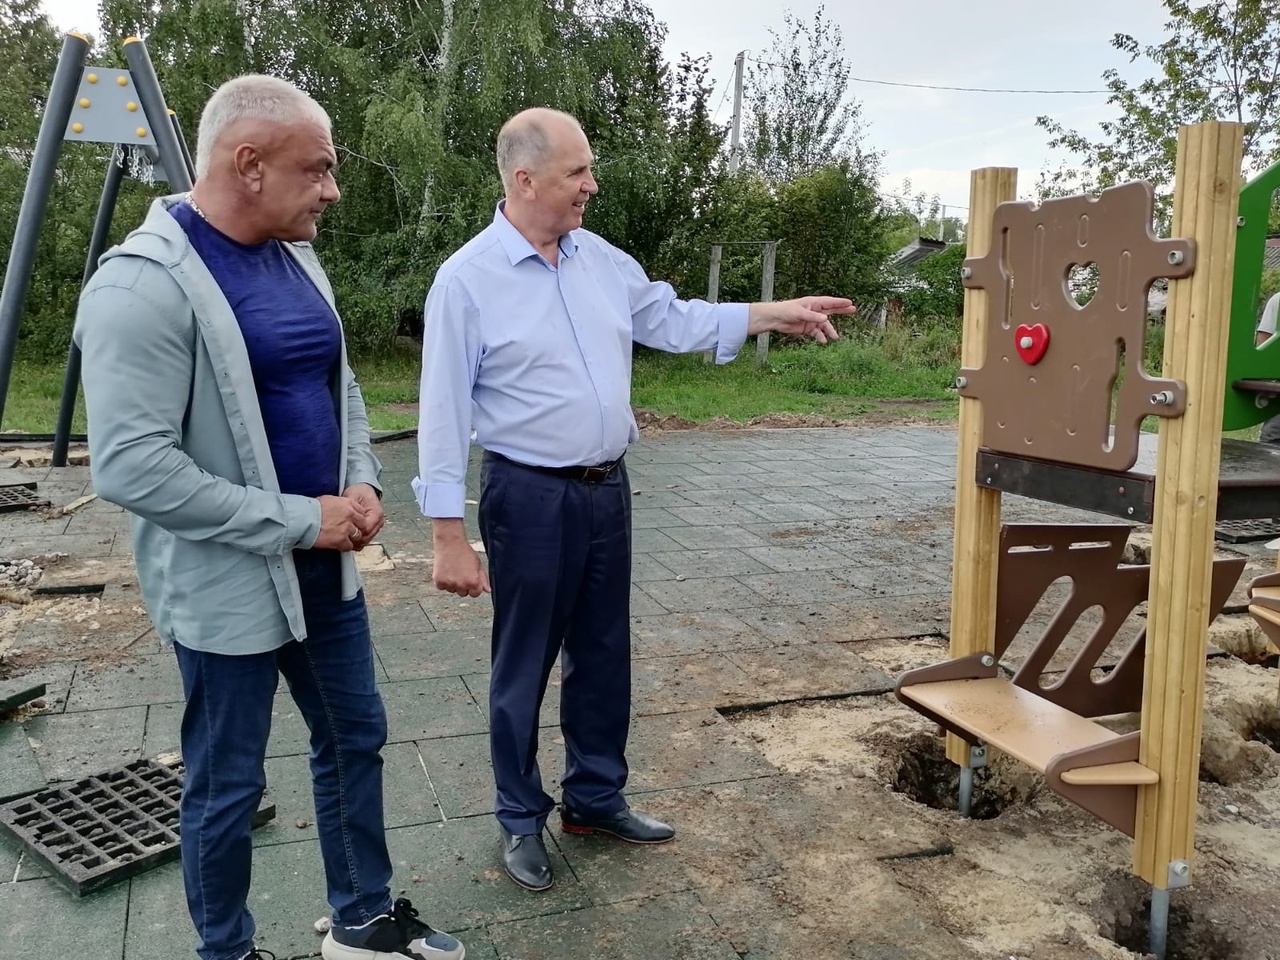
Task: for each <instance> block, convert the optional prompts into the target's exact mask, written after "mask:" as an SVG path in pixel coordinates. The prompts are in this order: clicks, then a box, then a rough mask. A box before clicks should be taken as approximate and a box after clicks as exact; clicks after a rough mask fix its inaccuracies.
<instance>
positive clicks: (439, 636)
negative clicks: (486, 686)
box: [374, 628, 490, 681]
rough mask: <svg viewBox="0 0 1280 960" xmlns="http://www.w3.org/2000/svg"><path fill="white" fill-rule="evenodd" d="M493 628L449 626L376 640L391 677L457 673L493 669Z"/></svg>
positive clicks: (419, 677) (379, 655)
mask: <svg viewBox="0 0 1280 960" xmlns="http://www.w3.org/2000/svg"><path fill="white" fill-rule="evenodd" d="M489 646H490V639H489V630H488V629H479V628H476V629H472V630H446V631H437V632H434V633H421V634H414V635H411V636H394V637H379V638H377V639H376V640H375V641H374V648H375V649H376V650H377V651H378V659H379V661H380V662H381V663H382V667H383V670H384V671H385V672H386V676H387V679H388V680H392V681H395V680H421V679H425V678H428V677H457V676H462V675H464V674H468V673H479V672H481V671H485V670H488V669H489Z"/></svg>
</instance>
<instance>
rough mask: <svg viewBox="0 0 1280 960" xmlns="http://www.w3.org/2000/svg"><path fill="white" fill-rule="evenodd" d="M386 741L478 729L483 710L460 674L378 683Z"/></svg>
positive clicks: (481, 726)
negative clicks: (385, 712) (384, 714)
mask: <svg viewBox="0 0 1280 960" xmlns="http://www.w3.org/2000/svg"><path fill="white" fill-rule="evenodd" d="M382 699H383V701H384V702H385V703H386V705H387V726H388V730H389V733H388V735H387V742H388V743H401V742H403V741H406V740H434V739H436V738H437V737H457V736H462V735H464V734H468V733H481V732H483V731H484V730H485V729H486V727H487V724H486V721H485V717H484V714H482V713H481V712H480V707H479V706H478V705H477V704H476V701H475V700H474V699H473V698H472V696H471V693H470V691H469V690H468V689H467V685H466V684H465V683H464V682H463V680H462V678H461V677H438V678H434V679H428V680H401V681H396V682H391V683H385V684H383V685H382Z"/></svg>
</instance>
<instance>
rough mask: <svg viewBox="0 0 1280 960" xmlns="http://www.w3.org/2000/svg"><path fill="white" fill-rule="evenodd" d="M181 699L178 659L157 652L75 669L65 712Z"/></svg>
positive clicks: (175, 701)
mask: <svg viewBox="0 0 1280 960" xmlns="http://www.w3.org/2000/svg"><path fill="white" fill-rule="evenodd" d="M182 699H183V697H182V676H181V675H180V674H179V673H178V664H177V662H176V661H175V660H174V658H173V655H172V654H168V653H156V654H151V655H150V656H145V657H137V658H135V659H134V660H133V661H132V662H129V663H126V664H122V665H119V666H111V667H106V666H100V667H97V668H91V667H88V666H81V667H80V668H79V669H78V670H77V671H76V677H75V682H74V684H73V685H72V687H71V695H70V697H69V698H68V700H67V709H66V712H67V713H78V712H80V711H83V710H103V709H107V708H110V707H126V706H131V705H134V704H139V703H146V704H160V703H178V702H181V700H182Z"/></svg>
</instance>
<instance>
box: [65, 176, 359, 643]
mask: <svg viewBox="0 0 1280 960" xmlns="http://www.w3.org/2000/svg"><path fill="white" fill-rule="evenodd" d="M181 199H182V197H180V196H173V197H165V198H162V199H159V200H157V201H156V202H155V203H153V204H152V206H151V209H150V211H149V212H148V214H147V218H146V220H145V221H144V223H143V224H142V226H141V227H139V228H138V229H137V230H135V231H134V232H133V233H131V234H129V236H128V237H127V238H126V239H125V241H124V243H122V244H121V245H119V246H117V247H114V248H112V249H111V250H109V251H107V253H105V254H104V255H103V257H102V260H101V261H100V266H99V268H98V271H97V272H96V273H95V274H94V276H93V279H92V280H91V281H90V282H89V284H88V285H87V286H86V287H85V290H84V292H83V294H82V295H81V297H80V307H79V311H78V312H77V315H76V324H75V333H74V338H75V342H76V343H77V344H78V345H79V347H80V349H81V351H83V354H84V371H83V375H82V378H83V382H84V394H85V404H86V408H87V411H88V416H89V453H90V463H91V468H92V474H93V484H94V489H95V490H96V492H97V493H98V495H99V496H101V497H102V498H103V499H104V500H108V501H111V502H112V503H117V504H119V505H121V506H122V507H124V508H125V509H126V510H128V511H130V512H131V513H132V514H133V515H134V516H133V542H134V560H135V563H136V564H137V568H138V581H139V584H140V586H141V588H142V594H143V598H144V600H145V602H146V605H147V612H148V613H149V614H150V616H151V620H152V622H153V623H154V624H155V627H156V632H157V633H159V635H160V637H161V639H162V640H163V641H164V642H165V643H166V644H168V643H173V642H175V641H176V642H178V643H181V644H182V645H183V646H185V647H189V648H191V649H194V650H203V651H208V652H212V653H222V654H247V653H259V652H263V651H267V650H274V649H275V648H277V647H279V646H281V645H283V644H285V643H287V642H289V640H291V639H296V640H303V639H305V638H306V635H307V626H306V623H305V622H304V620H303V614H302V601H301V596H300V594H299V591H298V578H297V574H296V571H295V569H294V564H293V557H292V551H293V550H295V549H308V548H310V547H311V546H312V545H313V544H314V543H315V541H316V538H317V537H318V536H319V534H320V502H319V501H318V500H315V499H313V498H311V497H302V496H295V495H292V494H282V493H281V492H280V485H279V483H278V482H277V479H276V472H275V467H274V465H273V463H272V460H271V451H270V449H269V447H268V445H267V433H266V429H265V428H264V426H263V422H262V414H261V411H260V409H259V407H258V397H257V391H256V390H255V388H254V382H253V372H252V370H251V369H250V367H249V355H248V353H247V352H246V350H245V345H244V339H243V337H242V336H241V333H240V327H239V324H238V323H237V322H236V318H235V315H234V313H232V310H231V306H230V304H228V303H227V300H226V297H224V296H223V295H222V291H221V290H220V289H219V287H218V285H217V282H216V281H215V280H214V279H213V276H212V275H211V274H210V273H209V270H208V268H207V267H206V266H205V265H204V263H203V262H201V260H200V258H199V256H198V255H197V254H196V253H195V251H194V250H193V249H192V247H191V243H190V241H189V240H188V239H187V235H186V233H185V232H184V231H183V229H182V227H181V226H179V224H178V222H177V221H176V220H174V219H173V217H172V216H170V214H169V213H168V209H169V207H171V206H173V205H174V204H175V203H178V202H180V201H181ZM285 247H286V249H288V250H289V251H290V253H292V254H293V255H294V256H295V257H296V258H297V260H298V262H299V264H300V265H301V266H302V267H303V269H305V270H306V272H307V274H308V276H310V278H311V279H312V281H313V282H314V283H315V285H316V287H317V289H319V290H320V292H321V293H322V294H323V295H324V296H325V298H326V299H327V300H328V301H329V303H330V305H331V306H332V305H333V290H332V288H331V287H330V286H329V281H328V278H326V277H325V275H324V271H323V270H322V269H321V267H320V263H319V261H318V260H317V259H316V256H315V252H314V251H313V250H312V248H311V245H310V244H306V243H294V244H286V245H285ZM334 313H335V315H336V314H337V308H336V307H335V308H334ZM338 371H339V373H338V375H337V376H336V377H335V379H334V382H333V384H332V388H333V391H334V399H335V403H336V405H337V407H336V408H337V411H338V423H339V426H340V428H341V430H342V459H341V463H340V465H339V474H338V476H339V479H340V489H342V490H345V489H346V488H347V487H349V486H351V485H352V484H356V483H368V484H371V485H372V486H373V487H374V488H375V489H378V490H380V489H381V488H380V487H379V486H378V475H379V473H380V472H381V464H380V463H379V462H378V460H377V458H376V457H375V456H374V455H373V450H372V448H371V446H370V437H369V422H368V418H367V417H366V415H365V407H364V399H363V398H362V396H361V394H360V387H359V385H358V384H357V383H356V381H355V377H354V375H353V374H352V372H351V368H350V367H349V366H348V365H347V354H346V344H345V340H344V343H343V348H342V362H341V363H340V364H339V366H338ZM360 586H361V584H360V575H359V573H358V572H357V570H356V566H355V560H354V554H351V553H344V554H342V594H343V598H344V599H351V598H353V597H354V596H355V595H356V593H357V592H358V591H359V589H360Z"/></svg>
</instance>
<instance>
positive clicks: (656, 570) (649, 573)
mask: <svg viewBox="0 0 1280 960" xmlns="http://www.w3.org/2000/svg"><path fill="white" fill-rule="evenodd" d="M674 579H676V574H675V573H672V572H671V571H670V570H668V569H667V568H666V567H664V566H663V565H662V562H661V561H660V560H658V558H657V555H656V554H652V553H638V554H636V555H635V556H634V557H632V558H631V582H632V583H637V584H639V583H644V582H646V581H648V580H674Z"/></svg>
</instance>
